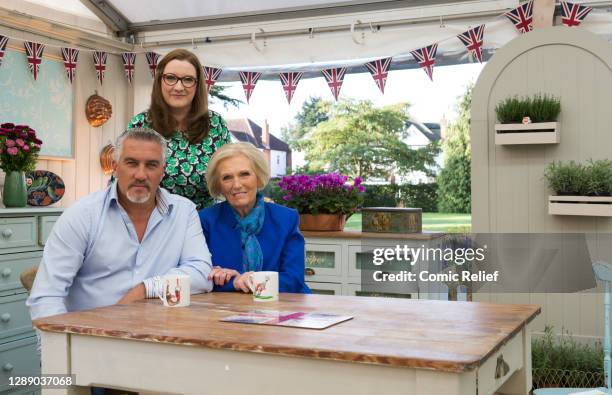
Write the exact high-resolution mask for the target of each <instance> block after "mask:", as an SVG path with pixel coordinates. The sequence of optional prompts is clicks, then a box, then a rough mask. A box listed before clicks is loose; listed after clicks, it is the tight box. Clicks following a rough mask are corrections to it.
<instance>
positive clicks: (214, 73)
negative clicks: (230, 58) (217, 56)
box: [202, 66, 223, 88]
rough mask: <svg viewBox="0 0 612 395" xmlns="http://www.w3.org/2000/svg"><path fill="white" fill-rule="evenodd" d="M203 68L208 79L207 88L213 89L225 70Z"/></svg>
mask: <svg viewBox="0 0 612 395" xmlns="http://www.w3.org/2000/svg"><path fill="white" fill-rule="evenodd" d="M202 68H203V69H204V77H205V78H206V87H207V88H212V86H213V85H214V84H215V82H217V79H218V78H219V76H220V75H221V72H222V71H223V69H218V68H216V67H209V66H202Z"/></svg>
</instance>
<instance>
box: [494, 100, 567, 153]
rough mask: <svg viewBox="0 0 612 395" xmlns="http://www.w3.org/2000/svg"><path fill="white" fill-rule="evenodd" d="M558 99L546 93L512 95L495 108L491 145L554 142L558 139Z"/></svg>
mask: <svg viewBox="0 0 612 395" xmlns="http://www.w3.org/2000/svg"><path fill="white" fill-rule="evenodd" d="M560 112H561V101H560V100H559V99H558V98H556V97H554V96H549V95H546V94H537V95H535V96H533V97H522V98H519V97H518V96H513V97H510V98H507V99H505V100H503V101H501V102H500V103H499V104H498V105H497V106H496V107H495V113H496V115H497V119H498V121H499V123H498V124H496V125H495V144H496V145H513V144H556V143H558V142H559V140H560V137H559V136H560V135H559V131H560V125H559V123H558V122H557V119H558V117H559V113H560Z"/></svg>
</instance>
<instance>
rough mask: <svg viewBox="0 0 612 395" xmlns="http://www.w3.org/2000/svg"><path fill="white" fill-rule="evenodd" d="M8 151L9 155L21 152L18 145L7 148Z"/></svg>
mask: <svg viewBox="0 0 612 395" xmlns="http://www.w3.org/2000/svg"><path fill="white" fill-rule="evenodd" d="M6 152H8V154H9V155H12V156H15V155H17V154H18V153H19V148H17V147H11V148H7V150H6Z"/></svg>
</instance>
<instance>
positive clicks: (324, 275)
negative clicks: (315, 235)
mask: <svg viewBox="0 0 612 395" xmlns="http://www.w3.org/2000/svg"><path fill="white" fill-rule="evenodd" d="M305 253H306V258H305V266H306V270H305V272H304V274H305V277H306V280H307V281H326V280H327V281H330V279H332V278H336V279H337V280H340V275H341V274H342V247H341V246H339V245H332V244H310V243H307V244H306V251H305Z"/></svg>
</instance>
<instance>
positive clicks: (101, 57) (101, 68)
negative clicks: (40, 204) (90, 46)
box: [93, 51, 107, 85]
mask: <svg viewBox="0 0 612 395" xmlns="http://www.w3.org/2000/svg"><path fill="white" fill-rule="evenodd" d="M106 57H107V53H106V52H104V51H94V53H93V62H94V68H95V69H96V78H98V82H100V85H102V81H104V73H105V72H106Z"/></svg>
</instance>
